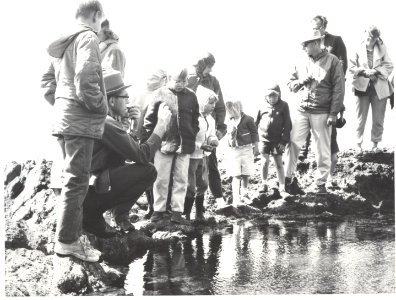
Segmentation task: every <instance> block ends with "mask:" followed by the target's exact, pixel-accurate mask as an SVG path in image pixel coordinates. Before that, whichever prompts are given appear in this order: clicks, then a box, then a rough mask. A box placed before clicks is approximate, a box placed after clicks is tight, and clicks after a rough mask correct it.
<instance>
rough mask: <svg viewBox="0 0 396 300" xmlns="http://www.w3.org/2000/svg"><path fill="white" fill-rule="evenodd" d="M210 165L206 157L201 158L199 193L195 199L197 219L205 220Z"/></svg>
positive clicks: (198, 180) (198, 178) (198, 174)
mask: <svg viewBox="0 0 396 300" xmlns="http://www.w3.org/2000/svg"><path fill="white" fill-rule="evenodd" d="M208 185H209V182H208V167H207V159H206V158H205V157H204V158H203V159H202V160H200V163H199V165H198V168H197V193H196V199H195V219H196V220H204V211H205V209H204V199H205V192H206V190H207V189H208Z"/></svg>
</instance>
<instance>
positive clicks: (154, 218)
mask: <svg viewBox="0 0 396 300" xmlns="http://www.w3.org/2000/svg"><path fill="white" fill-rule="evenodd" d="M167 220H169V213H168V212H167V211H154V212H153V214H152V215H151V218H150V221H151V222H159V221H167Z"/></svg>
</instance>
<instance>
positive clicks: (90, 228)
mask: <svg viewBox="0 0 396 300" xmlns="http://www.w3.org/2000/svg"><path fill="white" fill-rule="evenodd" d="M106 224H107V223H106V221H105V220H104V218H103V215H101V214H99V215H97V216H93V215H88V214H85V215H84V217H83V224H82V228H83V229H84V231H86V232H88V233H92V234H94V235H96V236H97V237H99V238H103V239H108V238H112V237H114V236H116V234H117V232H116V231H107V230H106ZM109 227H110V226H109Z"/></svg>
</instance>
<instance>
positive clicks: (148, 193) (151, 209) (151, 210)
mask: <svg viewBox="0 0 396 300" xmlns="http://www.w3.org/2000/svg"><path fill="white" fill-rule="evenodd" d="M146 198H147V203H148V208H147V211H146V214H145V215H144V218H145V219H146V220H148V219H150V218H151V216H152V215H153V213H154V207H153V203H154V195H153V189H148V190H146Z"/></svg>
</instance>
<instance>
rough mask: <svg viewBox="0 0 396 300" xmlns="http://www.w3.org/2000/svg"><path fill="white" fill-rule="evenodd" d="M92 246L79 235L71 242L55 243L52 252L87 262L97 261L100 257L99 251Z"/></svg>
mask: <svg viewBox="0 0 396 300" xmlns="http://www.w3.org/2000/svg"><path fill="white" fill-rule="evenodd" d="M94 250H95V249H93V248H92V246H91V244H90V243H89V241H88V239H84V238H82V237H80V238H79V239H78V240H77V241H75V242H74V243H71V244H65V243H62V242H60V241H57V242H56V243H55V248H54V252H55V253H56V254H58V256H61V257H63V256H74V257H76V258H78V259H81V260H83V261H87V262H97V261H99V259H100V255H101V252H100V251H98V250H95V251H94Z"/></svg>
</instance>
